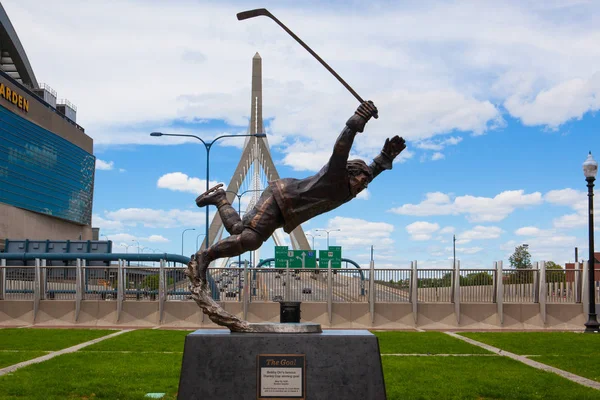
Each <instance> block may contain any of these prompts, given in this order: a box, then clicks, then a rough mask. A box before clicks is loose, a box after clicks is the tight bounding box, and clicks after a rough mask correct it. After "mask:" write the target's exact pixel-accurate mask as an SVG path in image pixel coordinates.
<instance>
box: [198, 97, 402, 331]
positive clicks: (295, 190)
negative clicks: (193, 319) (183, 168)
mask: <svg viewBox="0 0 600 400" xmlns="http://www.w3.org/2000/svg"><path fill="white" fill-rule="evenodd" d="M375 115H377V108H376V107H375V105H374V104H373V103H372V102H371V101H367V102H363V103H362V104H361V105H360V106H359V107H358V109H357V110H356V112H355V113H354V115H353V116H352V117H350V119H348V121H347V122H346V127H345V128H344V130H342V133H341V134H340V136H339V137H338V138H337V140H336V142H335V145H334V147H333V153H332V155H331V158H330V159H329V162H328V163H327V164H326V165H325V166H323V168H321V170H320V171H319V172H318V173H317V174H315V175H313V176H310V177H308V178H304V179H294V178H284V179H278V180H275V181H272V182H269V186H268V187H267V189H266V190H265V191H264V192H263V193H262V195H261V197H260V199H259V200H258V202H257V204H256V206H255V207H254V208H253V209H252V210H250V211H249V212H247V213H246V214H245V215H244V218H243V219H240V216H239V215H238V213H237V212H236V211H235V209H234V208H233V207H232V206H231V204H230V203H229V201H228V200H227V197H226V193H225V191H224V190H223V189H221V187H220V186H222V185H217V186H215V187H214V188H212V189H210V190H209V191H207V192H206V193H204V194H202V195H200V196H199V197H198V198H197V199H196V204H197V205H198V207H204V206H208V205H215V206H216V207H217V209H218V210H219V215H220V217H221V219H222V221H223V226H224V227H225V229H226V230H227V232H229V234H230V235H231V236H229V237H227V238H225V239H223V240H221V241H219V242H217V243H215V244H214V245H212V246H210V247H209V248H208V249H205V250H198V252H196V254H195V255H193V256H192V259H191V261H190V263H189V265H188V271H187V275H188V277H189V278H190V280H191V283H192V297H193V298H194V300H195V301H196V302H197V303H198V305H200V307H201V308H202V309H203V310H204V312H205V313H206V314H207V315H208V316H209V318H210V319H211V320H212V321H213V322H215V323H217V324H219V325H223V326H227V327H229V328H230V329H231V330H232V331H252V329H251V328H250V326H251V325H252V324H248V323H247V322H246V321H242V320H240V319H238V318H237V317H235V316H233V315H231V314H229V313H227V312H226V311H224V310H223V309H222V308H221V307H220V306H219V305H218V303H216V302H215V301H214V300H212V297H211V296H210V290H209V288H208V284H207V280H206V271H207V269H208V266H209V264H210V263H211V262H212V261H214V260H216V259H218V258H223V257H234V256H238V255H240V254H242V253H245V252H247V251H253V250H256V249H258V248H259V247H260V246H261V245H262V244H263V242H265V241H266V240H267V239H268V238H269V237H270V236H271V235H272V234H273V232H274V231H275V229H277V228H283V229H284V231H285V232H286V233H290V232H291V231H292V230H294V228H296V227H297V226H298V225H300V224H301V223H303V222H305V221H308V220H309V219H311V218H313V217H315V216H317V215H320V214H323V213H325V212H327V211H330V210H333V209H335V208H337V207H339V206H341V205H342V204H344V203H346V202H348V201H350V200H352V199H353V198H355V197H356V196H357V195H358V194H359V193H360V192H361V191H362V190H364V189H365V188H366V187H367V185H368V184H369V183H370V182H371V181H372V180H373V179H374V178H375V177H376V176H377V175H379V174H380V173H381V172H382V171H383V170H386V169H392V162H393V160H394V158H396V156H398V154H400V152H402V150H404V149H405V148H406V144H405V142H404V139H403V138H401V137H399V136H394V137H393V138H392V139H387V140H386V141H385V144H384V145H383V149H382V150H381V153H379V155H378V156H377V157H375V159H374V160H373V162H372V163H371V165H367V164H366V163H365V162H363V161H362V160H348V156H349V154H350V149H351V147H352V143H353V142H354V137H355V136H356V134H357V132H362V131H363V130H364V127H365V124H366V123H367V122H368V121H369V119H370V118H371V117H372V116H375Z"/></svg>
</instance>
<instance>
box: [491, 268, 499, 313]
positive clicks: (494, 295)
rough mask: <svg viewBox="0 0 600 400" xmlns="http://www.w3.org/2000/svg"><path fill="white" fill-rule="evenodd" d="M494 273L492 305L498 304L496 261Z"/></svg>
mask: <svg viewBox="0 0 600 400" xmlns="http://www.w3.org/2000/svg"><path fill="white" fill-rule="evenodd" d="M493 270H494V272H493V273H492V277H493V279H492V303H497V302H498V297H497V296H498V277H497V275H498V267H497V266H496V261H494V265H493Z"/></svg>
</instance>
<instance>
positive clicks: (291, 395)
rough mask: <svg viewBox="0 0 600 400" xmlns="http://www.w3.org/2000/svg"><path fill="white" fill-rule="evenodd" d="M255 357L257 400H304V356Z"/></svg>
mask: <svg viewBox="0 0 600 400" xmlns="http://www.w3.org/2000/svg"><path fill="white" fill-rule="evenodd" d="M256 357H257V359H256V376H257V384H256V398H257V399H258V400H284V399H300V400H305V398H306V358H305V355H304V354H259V355H258V356H256Z"/></svg>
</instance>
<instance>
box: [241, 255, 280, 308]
mask: <svg viewBox="0 0 600 400" xmlns="http://www.w3.org/2000/svg"><path fill="white" fill-rule="evenodd" d="M239 280H240V277H239V276H238V283H239ZM249 284H250V274H249V271H248V260H244V284H243V285H242V293H240V297H242V294H243V296H244V297H243V298H244V320H247V319H248V305H249V303H250V286H249ZM286 286H287V284H286Z"/></svg>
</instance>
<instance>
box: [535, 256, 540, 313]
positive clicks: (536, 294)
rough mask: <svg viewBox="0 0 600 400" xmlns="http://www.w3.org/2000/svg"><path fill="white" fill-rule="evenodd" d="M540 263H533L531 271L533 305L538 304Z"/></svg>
mask: <svg viewBox="0 0 600 400" xmlns="http://www.w3.org/2000/svg"><path fill="white" fill-rule="evenodd" d="M540 265H541V264H540V263H539V262H537V261H536V262H535V269H534V270H533V302H534V303H539V302H540V290H541V289H540V276H541V271H540Z"/></svg>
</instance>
